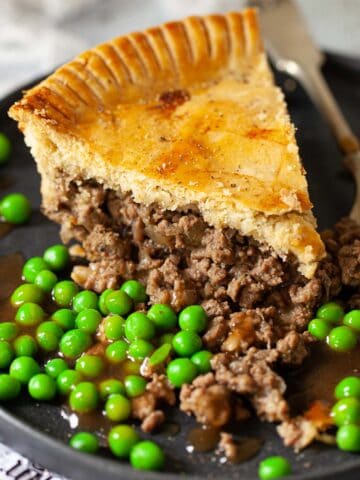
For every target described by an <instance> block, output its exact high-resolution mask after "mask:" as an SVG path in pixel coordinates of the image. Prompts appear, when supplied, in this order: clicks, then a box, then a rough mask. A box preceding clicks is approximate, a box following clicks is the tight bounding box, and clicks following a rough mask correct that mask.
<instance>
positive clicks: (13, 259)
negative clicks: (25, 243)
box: [0, 253, 24, 322]
mask: <svg viewBox="0 0 360 480" xmlns="http://www.w3.org/2000/svg"><path fill="white" fill-rule="evenodd" d="M23 265H24V256H23V255H22V254H21V253H11V254H10V255H5V256H2V257H0V281H1V288H0V321H1V322H8V321H12V320H13V319H14V317H15V313H16V310H15V308H14V307H13V306H12V305H11V303H10V300H9V297H10V295H11V294H12V292H13V291H14V290H15V288H16V287H18V286H19V285H20V284H21V283H22V280H21V275H22V267H23Z"/></svg>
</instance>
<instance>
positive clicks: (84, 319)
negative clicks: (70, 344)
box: [75, 308, 102, 334]
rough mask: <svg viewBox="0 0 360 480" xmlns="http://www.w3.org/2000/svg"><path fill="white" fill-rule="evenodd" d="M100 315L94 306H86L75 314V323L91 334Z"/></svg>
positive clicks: (100, 318)
mask: <svg viewBox="0 0 360 480" xmlns="http://www.w3.org/2000/svg"><path fill="white" fill-rule="evenodd" d="M101 320H102V316H101V314H100V312H99V311H98V310H95V309H94V308H86V309H84V310H82V311H81V312H79V313H78V314H77V317H76V319H75V325H76V327H77V328H78V329H79V330H82V331H83V332H86V333H90V334H93V333H95V332H96V330H97V328H98V326H99V325H100V322H101Z"/></svg>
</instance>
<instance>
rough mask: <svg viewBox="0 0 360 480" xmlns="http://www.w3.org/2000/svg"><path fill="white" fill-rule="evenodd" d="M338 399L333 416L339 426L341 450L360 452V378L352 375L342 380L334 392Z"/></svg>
mask: <svg viewBox="0 0 360 480" xmlns="http://www.w3.org/2000/svg"><path fill="white" fill-rule="evenodd" d="M334 396H335V398H336V400H337V402H336V403H335V405H334V406H333V407H332V409H331V417H332V420H333V422H334V424H335V425H336V426H337V427H338V430H337V433H336V443H337V446H338V448H340V450H344V451H347V452H353V453H359V452H360V378H359V377H355V376H351V377H346V378H344V379H343V380H341V381H340V382H339V383H338V384H337V386H336V388H335V392H334Z"/></svg>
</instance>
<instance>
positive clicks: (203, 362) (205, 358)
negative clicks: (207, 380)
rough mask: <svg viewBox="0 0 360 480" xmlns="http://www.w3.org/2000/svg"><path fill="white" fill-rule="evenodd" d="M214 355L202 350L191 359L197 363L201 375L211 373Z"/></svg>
mask: <svg viewBox="0 0 360 480" xmlns="http://www.w3.org/2000/svg"><path fill="white" fill-rule="evenodd" d="M212 356H213V355H212V353H211V352H209V351H208V350H201V351H200V352H197V353H194V355H193V356H192V357H191V361H192V362H193V363H195V365H196V366H197V369H198V370H199V372H200V373H208V372H210V371H211V363H210V360H211V359H212Z"/></svg>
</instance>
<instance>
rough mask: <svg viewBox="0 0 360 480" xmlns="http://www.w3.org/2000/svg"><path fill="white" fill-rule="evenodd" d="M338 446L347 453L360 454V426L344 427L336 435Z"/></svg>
mask: <svg viewBox="0 0 360 480" xmlns="http://www.w3.org/2000/svg"><path fill="white" fill-rule="evenodd" d="M336 444H337V446H338V447H339V448H340V450H344V451H345V452H353V453H359V452H360V426H359V425H342V426H341V427H339V429H338V431H337V433H336Z"/></svg>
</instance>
